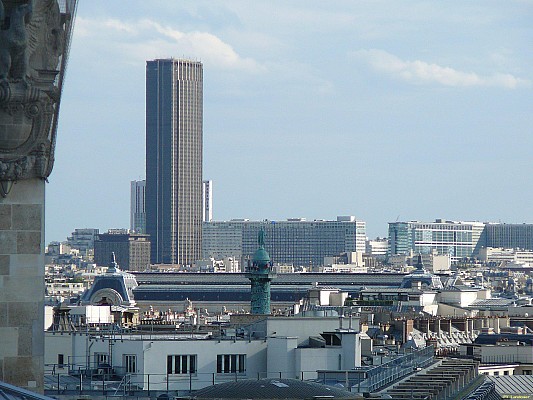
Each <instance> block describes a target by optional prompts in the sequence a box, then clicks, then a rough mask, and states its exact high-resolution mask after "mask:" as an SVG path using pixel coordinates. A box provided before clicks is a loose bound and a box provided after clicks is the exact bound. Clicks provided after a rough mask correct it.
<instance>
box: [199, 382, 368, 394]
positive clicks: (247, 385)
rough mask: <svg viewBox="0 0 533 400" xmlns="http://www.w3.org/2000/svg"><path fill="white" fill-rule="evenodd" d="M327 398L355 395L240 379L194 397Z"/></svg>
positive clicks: (311, 386)
mask: <svg viewBox="0 0 533 400" xmlns="http://www.w3.org/2000/svg"><path fill="white" fill-rule="evenodd" d="M315 397H328V398H335V399H356V398H359V397H358V396H357V395H356V394H355V393H350V392H348V391H346V390H344V389H340V388H336V387H331V386H325V385H321V384H319V383H315V382H305V381H299V380H297V379H258V380H256V379H244V380H241V381H237V382H226V383H220V384H218V385H214V386H208V387H206V388H203V389H200V390H198V391H197V392H196V393H195V396H194V398H195V399H312V398H315Z"/></svg>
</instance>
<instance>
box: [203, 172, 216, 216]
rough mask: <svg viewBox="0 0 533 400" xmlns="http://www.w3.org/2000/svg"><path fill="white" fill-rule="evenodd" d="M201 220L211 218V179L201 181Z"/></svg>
mask: <svg viewBox="0 0 533 400" xmlns="http://www.w3.org/2000/svg"><path fill="white" fill-rule="evenodd" d="M202 186H203V222H211V221H212V220H213V181H203V182H202Z"/></svg>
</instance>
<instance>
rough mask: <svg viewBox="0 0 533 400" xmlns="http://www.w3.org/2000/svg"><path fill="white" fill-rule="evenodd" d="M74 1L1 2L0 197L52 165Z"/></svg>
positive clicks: (42, 175) (46, 173)
mask: <svg viewBox="0 0 533 400" xmlns="http://www.w3.org/2000/svg"><path fill="white" fill-rule="evenodd" d="M75 8H76V0H67V1H62V2H61V6H60V4H59V3H58V1H57V0H0V195H2V196H4V197H5V196H6V195H7V192H8V191H9V187H10V185H11V184H12V183H13V182H16V181H18V180H21V179H29V178H42V179H46V178H47V177H48V176H49V175H50V172H51V171H52V167H53V160H54V145H55V136H56V130H57V117H58V112H59V102H60V94H61V85H62V81H63V76H64V71H65V65H66V62H65V61H66V57H65V55H66V54H67V51H68V44H69V42H70V34H71V30H72V26H73V16H74V13H75Z"/></svg>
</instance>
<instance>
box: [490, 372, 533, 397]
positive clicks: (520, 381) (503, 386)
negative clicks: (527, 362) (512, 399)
mask: <svg viewBox="0 0 533 400" xmlns="http://www.w3.org/2000/svg"><path fill="white" fill-rule="evenodd" d="M488 378H489V379H490V380H491V381H493V382H494V383H495V384H496V391H497V392H498V393H499V394H509V395H519V394H528V395H530V394H532V393H533V375H500V376H488Z"/></svg>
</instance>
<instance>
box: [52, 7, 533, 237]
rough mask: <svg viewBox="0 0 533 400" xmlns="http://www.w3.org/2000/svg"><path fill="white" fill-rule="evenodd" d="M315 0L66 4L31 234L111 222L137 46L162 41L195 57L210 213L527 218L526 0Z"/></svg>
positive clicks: (132, 105) (115, 220) (125, 203)
mask: <svg viewBox="0 0 533 400" xmlns="http://www.w3.org/2000/svg"><path fill="white" fill-rule="evenodd" d="M324 7H325V6H324V5H323V4H322V3H320V2H305V3H304V2H294V3H291V4H290V5H287V4H284V3H282V2H273V3H272V4H268V5H267V4H254V5H253V6H249V5H243V4H240V3H238V2H231V1H228V2H223V3H221V4H217V5H216V6H213V5H212V4H211V5H210V4H208V3H206V2H202V1H200V2H196V3H194V4H175V3H174V2H169V1H168V2H165V1H161V2H159V3H158V4H157V6H156V7H155V6H153V5H145V4H144V3H142V2H133V3H131V6H130V7H129V10H128V11H129V12H128V15H127V16H126V15H125V14H124V13H123V11H122V7H121V6H120V5H118V4H112V3H109V2H103V1H94V2H90V3H83V4H80V6H79V11H78V20H77V25H76V29H75V33H74V39H73V43H72V50H71V55H72V56H71V59H70V62H69V70H68V79H67V82H66V85H65V89H64V101H63V105H62V114H61V117H60V127H59V129H60V134H59V136H58V138H59V139H58V143H57V152H56V166H55V169H54V171H53V173H52V175H51V176H50V178H49V180H50V184H49V185H47V210H46V212H47V215H46V220H47V228H46V229H47V232H46V241H47V242H49V241H52V240H63V238H64V237H66V236H67V235H68V233H70V232H71V231H72V230H73V229H74V228H75V227H91V226H92V227H99V228H100V229H102V230H105V229H107V228H112V227H126V226H128V220H129V213H128V211H129V198H128V194H129V190H128V186H129V182H130V181H131V180H134V179H138V178H141V179H142V178H144V120H143V119H144V116H143V115H144V112H143V110H144V61H145V60H146V59H150V58H157V57H171V56H172V57H176V58H180V57H182V56H185V57H186V58H191V59H199V60H201V61H202V62H203V63H204V70H205V74H206V76H205V79H204V80H205V83H204V100H205V105H204V107H205V110H204V121H205V125H204V145H205V153H204V177H203V178H204V179H206V178H208V179H212V180H213V181H214V182H216V186H217V193H216V200H215V204H214V205H213V206H214V208H216V216H215V219H216V220H229V219H232V218H250V219H259V220H260V219H271V220H280V219H286V218H291V217H306V218H308V219H315V218H316V219H319V218H325V219H330V218H333V217H334V216H335V215H343V214H353V215H356V216H357V217H358V218H361V219H362V220H364V221H366V222H367V230H368V236H369V237H375V236H378V235H379V236H385V235H386V232H387V223H388V222H393V221H395V220H411V219H417V220H426V221H431V220H433V219H435V218H440V217H442V218H446V219H453V220H477V221H495V222H497V221H502V222H508V223H520V222H533V221H532V218H531V216H532V214H533V206H532V205H530V202H528V199H529V197H530V196H531V192H530V189H529V187H528V185H527V183H528V179H529V176H530V175H531V172H532V171H531V170H532V167H531V166H530V163H529V162H528V161H527V160H528V152H527V149H528V148H529V147H530V145H531V144H533V143H532V141H533V137H532V135H531V126H532V125H533V124H532V123H531V122H532V118H533V117H532V116H531V113H530V109H531V108H532V105H533V104H532V101H533V100H532V98H533V96H531V90H532V89H531V82H532V75H531V71H532V69H531V66H532V64H533V62H532V57H533V56H532V54H531V52H530V51H529V47H530V46H529V43H530V42H531V39H532V38H533V34H532V28H531V27H530V24H529V21H530V20H531V16H532V13H533V11H532V7H531V3H530V2H526V1H514V2H509V3H506V4H505V5H503V4H500V3H497V2H488V3H487V2H469V3H468V4H454V5H448V4H420V3H417V2H407V3H402V4H396V3H394V2H386V1H383V2H372V3H366V2H361V3H357V4H351V3H344V2H339V3H336V4H335V5H328V6H327V8H324ZM95 54H99V56H98V57H95ZM89 84H90V86H89ZM102 193H105V194H106V196H103V195H102ZM110 198H113V201H112V202H110V201H109V199H110Z"/></svg>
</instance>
